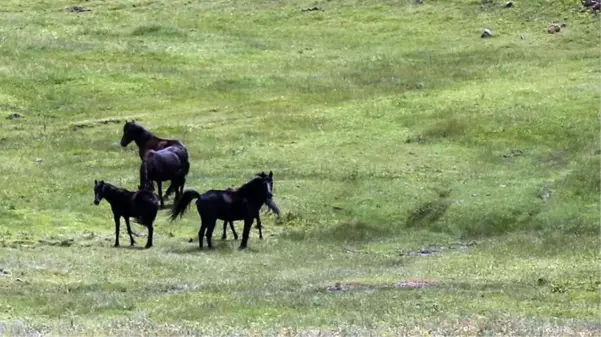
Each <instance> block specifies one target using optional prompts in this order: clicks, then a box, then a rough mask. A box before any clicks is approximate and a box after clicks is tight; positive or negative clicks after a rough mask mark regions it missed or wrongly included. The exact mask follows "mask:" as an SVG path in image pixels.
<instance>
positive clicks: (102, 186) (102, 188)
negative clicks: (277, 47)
mask: <svg viewBox="0 0 601 337" xmlns="http://www.w3.org/2000/svg"><path fill="white" fill-rule="evenodd" d="M103 198H104V199H106V201H108V202H109V204H111V210H112V211H113V218H114V220H115V247H119V227H120V220H121V217H123V218H124V219H125V225H126V226H127V233H128V234H129V240H130V244H131V245H132V246H133V245H134V244H135V243H136V242H135V241H134V237H133V236H132V231H131V227H130V225H129V218H130V217H132V218H135V219H136V220H137V221H138V222H139V223H140V224H142V225H144V226H146V227H147V228H148V239H147V241H146V248H150V247H152V234H153V232H154V227H153V222H154V220H155V219H156V216H157V212H158V211H159V200H158V198H157V196H156V195H155V194H154V193H153V192H152V191H151V190H149V189H148V188H143V189H140V190H138V191H137V192H131V191H128V190H126V189H124V188H118V187H116V186H114V185H111V184H109V183H105V182H104V181H103V180H101V181H96V180H94V204H95V205H98V204H100V201H102V199H103Z"/></svg>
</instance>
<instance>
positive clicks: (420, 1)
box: [415, 0, 424, 5]
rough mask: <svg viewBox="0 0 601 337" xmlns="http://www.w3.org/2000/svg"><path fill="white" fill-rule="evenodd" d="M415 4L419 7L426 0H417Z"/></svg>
mask: <svg viewBox="0 0 601 337" xmlns="http://www.w3.org/2000/svg"><path fill="white" fill-rule="evenodd" d="M415 3H416V4H418V5H421V4H423V3H424V0H415Z"/></svg>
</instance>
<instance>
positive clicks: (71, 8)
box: [67, 6, 91, 13]
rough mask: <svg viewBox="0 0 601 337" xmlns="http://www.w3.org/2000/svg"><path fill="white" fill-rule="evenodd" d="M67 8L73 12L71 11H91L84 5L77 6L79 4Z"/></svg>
mask: <svg viewBox="0 0 601 337" xmlns="http://www.w3.org/2000/svg"><path fill="white" fill-rule="evenodd" d="M67 10H69V11H71V12H73V13H81V12H89V11H91V9H87V8H85V7H79V6H73V7H67Z"/></svg>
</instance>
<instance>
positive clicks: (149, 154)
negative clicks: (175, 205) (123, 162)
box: [140, 146, 189, 208]
mask: <svg viewBox="0 0 601 337" xmlns="http://www.w3.org/2000/svg"><path fill="white" fill-rule="evenodd" d="M182 152H183V149H182V148H181V147H179V146H169V147H167V148H164V149H162V150H158V151H155V150H148V151H146V154H145V156H144V160H143V161H142V164H141V165H140V186H149V187H150V188H151V189H154V185H153V183H152V182H153V181H156V182H157V187H158V188H159V200H160V203H161V208H162V207H165V203H164V202H163V196H162V182H163V181H167V180H170V181H171V186H170V187H174V189H175V200H178V199H179V197H180V196H181V194H182V193H183V192H184V185H185V184H186V174H187V173H188V168H189V164H188V163H187V162H184V161H182V158H184V157H185V155H184V154H182Z"/></svg>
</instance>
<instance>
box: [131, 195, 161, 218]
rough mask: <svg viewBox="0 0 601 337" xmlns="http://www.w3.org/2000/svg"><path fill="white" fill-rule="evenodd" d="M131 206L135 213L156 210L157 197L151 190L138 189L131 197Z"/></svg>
mask: <svg viewBox="0 0 601 337" xmlns="http://www.w3.org/2000/svg"><path fill="white" fill-rule="evenodd" d="M131 203H132V208H133V212H132V213H134V214H135V215H143V213H152V212H154V213H155V214H156V212H157V211H158V209H159V198H158V197H157V195H156V194H154V193H153V192H152V191H150V190H147V189H142V190H139V191H138V192H136V193H134V195H132V198H131Z"/></svg>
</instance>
